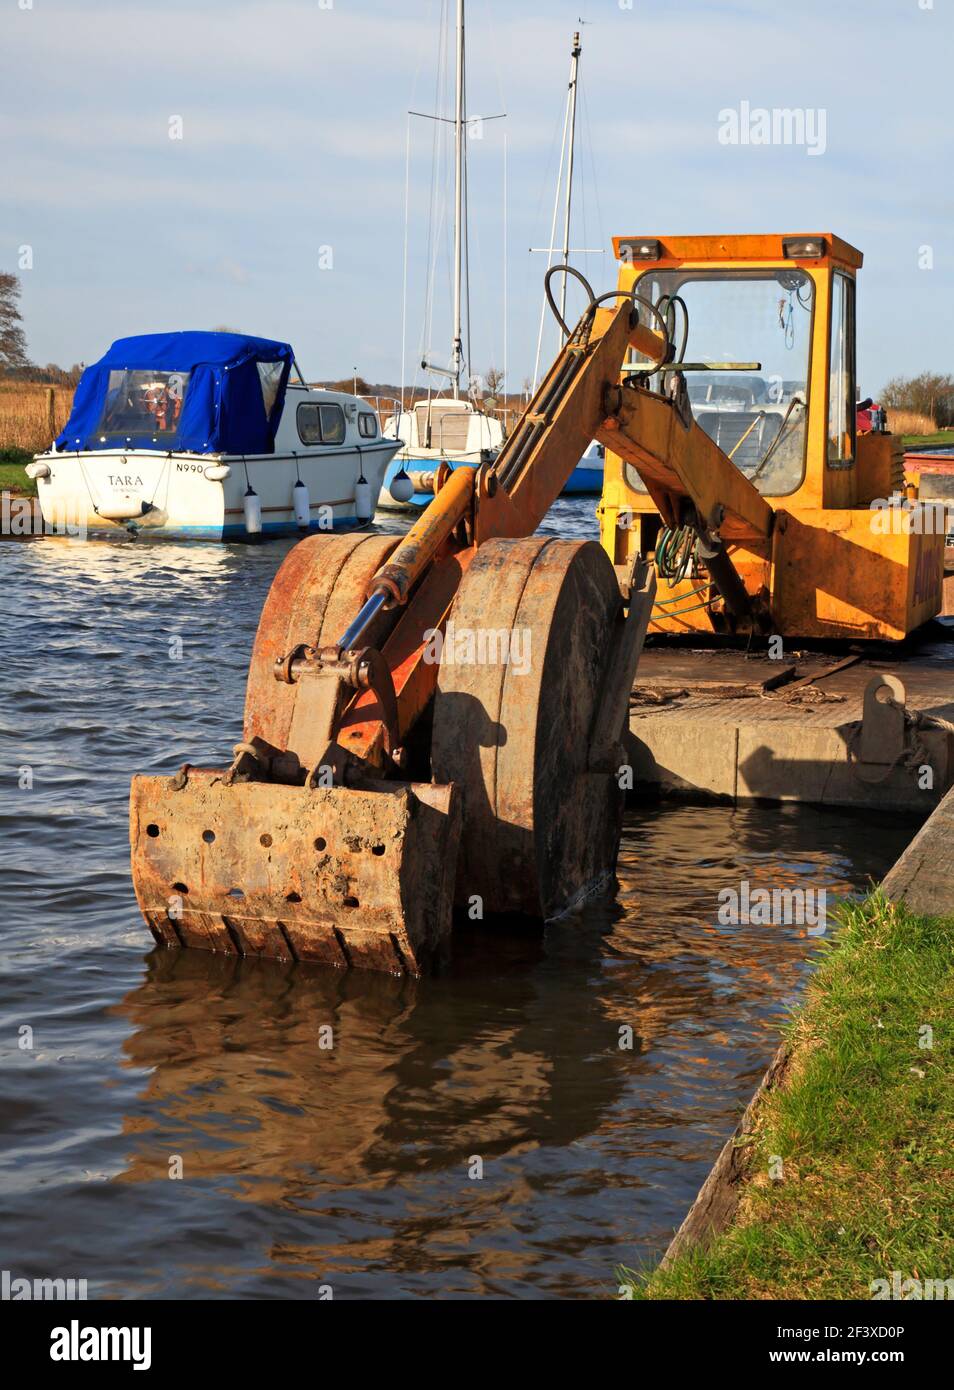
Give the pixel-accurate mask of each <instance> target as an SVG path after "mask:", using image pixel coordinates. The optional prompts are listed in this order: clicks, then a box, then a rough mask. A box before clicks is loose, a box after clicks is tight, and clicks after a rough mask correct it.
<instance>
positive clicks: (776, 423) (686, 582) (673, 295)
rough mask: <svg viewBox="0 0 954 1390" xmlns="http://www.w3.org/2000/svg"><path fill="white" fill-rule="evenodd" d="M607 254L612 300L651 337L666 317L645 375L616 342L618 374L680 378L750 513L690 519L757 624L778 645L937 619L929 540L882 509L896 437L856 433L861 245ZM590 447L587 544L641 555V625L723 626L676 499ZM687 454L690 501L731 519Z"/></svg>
mask: <svg viewBox="0 0 954 1390" xmlns="http://www.w3.org/2000/svg"><path fill="white" fill-rule="evenodd" d="M613 245H614V251H615V254H616V257H617V259H618V261H619V276H618V289H619V291H620V294H621V296H622V295H626V296H633V295H635V296H636V298H635V303H636V305H637V307H638V308H639V310H640V314H641V316H642V317H643V318H644V320H645V321H646V322H647V323H648V324H649V326H651V327H655V328H656V329H657V331H660V332H661V331H663V323H662V321H661V320H662V319H663V318H664V319H665V320H666V324H665V327H666V328H667V330H668V334H669V336H670V338H671V340H672V344H673V346H672V351H673V353H674V360H672V361H671V362H669V363H667V364H664V366H663V368H662V370H661V371H660V370H657V369H656V368H657V364H656V363H654V362H652V361H651V360H650V359H649V358H647V357H646V356H645V355H644V354H641V353H640V352H638V351H636V350H635V349H631V350H630V352H629V353H628V355H627V358H626V361H625V362H624V366H623V372H622V377H623V380H624V382H626V384H627V385H629V386H633V385H636V386H637V387H644V388H645V389H646V390H648V391H652V392H654V393H657V394H665V393H666V389H667V385H669V384H672V383H675V381H676V380H677V378H679V377H681V378H682V381H684V382H685V393H684V409H687V410H689V411H691V415H692V418H693V420H694V422H695V423H696V424H697V425H698V426H699V427H700V428H701V429H702V430H703V431H704V432H705V434H706V435H708V436H709V438H710V439H711V440H712V441H713V443H714V444H716V445H717V446H718V449H719V450H720V451H721V453H722V454H723V455H725V456H726V457H728V459H730V460H731V462H732V464H733V465H734V466H735V468H736V469H737V470H738V474H739V479H740V480H746V482H747V483H748V484H749V486H748V487H745V486H743V487H742V489H741V491H742V492H743V493H745V494H751V491H752V489H754V490H755V491H757V493H758V494H759V497H760V498H761V499H763V500H764V502H765V504H767V505H766V507H765V508H764V510H763V511H762V512H761V514H759V508H758V506H757V503H756V501H755V499H754V498H753V497H751V495H749V497H748V503H747V506H745V507H744V508H743V511H744V512H745V515H744V516H742V517H740V516H739V515H738V513H736V514H735V515H734V516H731V517H730V518H729V520H728V523H726V521H725V519H724V517H721V516H720V514H719V513H717V514H716V515H714V516H703V517H702V520H703V521H704V522H706V523H707V524H708V525H709V526H710V528H711V530H712V531H713V532H714V533H715V534H716V535H720V534H721V536H722V537H723V538H724V540H725V542H726V558H727V560H728V561H729V562H730V563H731V565H732V567H733V568H734V569H735V571H737V573H738V576H739V578H740V579H741V581H742V584H743V585H744V587H745V590H746V592H747V593H748V595H749V596H750V597H751V598H753V599H758V601H759V603H760V605H761V608H762V611H763V613H764V614H765V615H766V624H765V625H766V626H767V627H768V628H769V629H770V630H771V631H773V632H776V633H779V634H782V635H784V636H786V637H791V638H842V639H844V638H861V639H875V638H877V639H889V640H895V639H900V638H903V637H905V636H906V635H907V634H908V633H909V632H911V631H912V630H913V629H915V628H917V627H919V626H920V625H921V624H922V623H924V622H925V621H927V619H929V618H931V617H933V616H934V615H935V614H936V613H938V612H939V611H940V609H941V601H942V599H941V575H942V568H943V565H942V558H943V547H944V536H943V534H922V533H921V532H922V531H923V529H924V528H923V527H922V526H919V525H918V520H919V518H920V517H921V515H922V513H921V512H920V511H919V510H918V509H916V508H915V509H913V510H912V509H908V510H905V509H903V508H901V507H899V506H897V505H891V499H892V498H893V499H895V502H897V500H898V499H900V498H902V497H903V496H904V472H903V453H902V448H901V442H900V440H899V439H896V438H895V437H893V436H892V435H890V434H887V433H871V432H869V433H865V434H858V433H857V430H856V400H857V391H856V357H855V324H856V314H855V298H856V295H855V288H856V287H855V277H856V274H857V271H858V270H859V269H860V267H861V264H862V255H861V252H860V251H858V250H856V249H855V248H854V247H853V246H850V245H849V244H848V243H847V242H845V241H842V240H841V238H839V237H836V236H832V235H831V234H829V233H824V234H798V235H789V236H777V235H760V236H748V235H742V236H699V237H670V236H620V237H616V238H614V243H613ZM631 432H632V431H631ZM604 442H605V443H606V445H607V451H606V461H605V474H604V486H603V495H602V499H601V503H600V506H599V513H598V514H599V519H600V535H601V540H602V544H603V547H604V549H605V550H606V552H607V554H608V555H609V556H610V559H611V560H612V561H613V563H614V565H616V566H617V567H619V568H620V569H621V570H622V569H624V568H629V567H631V565H632V561H633V557H634V556H636V555H637V554H642V555H652V556H653V557H654V558H655V563H656V569H657V573H658V585H659V587H658V592H657V597H656V608H655V610H654V613H653V619H652V622H651V624H650V631H651V632H657V633H658V632H669V633H686V632H699V633H706V632H712V631H719V630H724V628H725V626H726V615H725V611H724V605H723V602H722V599H721V597H720V596H719V595H717V594H715V592H714V590H712V588H711V587H710V585H709V583H708V579H707V576H706V575H705V573H704V569H705V563H704V562H705V557H704V556H701V555H700V552H699V547H698V540H697V534H695V533H694V532H693V528H692V527H691V526H690V525H689V524H688V521H684V520H683V517H682V516H681V515H680V513H679V507H678V501H679V492H680V490H679V489H678V488H677V489H676V490H675V493H674V492H673V490H671V489H670V490H669V492H668V493H667V492H666V489H662V495H661V493H660V483H659V479H658V478H657V479H655V480H654V479H653V478H651V477H649V476H648V469H647V466H646V460H645V458H643V457H641V456H640V457H633V456H632V454H631V453H630V456H629V457H627V456H626V455H627V449H626V448H622V449H621V448H619V447H616V448H614V444H613V442H612V440H611V437H610V438H605V439H604ZM641 442H645V438H643V439H642V440H641ZM663 448H664V449H665V450H667V451H668V452H669V454H670V458H671V455H672V446H671V440H669V439H667V440H666V441H665V443H664V444H662V445H661V448H660V456H661V453H662V449H663ZM695 454H696V457H695V459H690V460H688V461H687V466H688V467H690V469H691V468H692V467H693V464H694V465H695V469H694V478H690V479H689V480H688V481H689V482H690V484H691V486H690V489H689V491H690V494H691V495H694V496H695V497H696V499H698V496H699V494H700V493H701V494H702V495H708V492H709V491H713V495H714V497H715V494H718V497H717V498H715V501H716V504H717V505H718V506H719V507H720V508H721V510H722V512H731V511H732V508H731V505H730V503H731V497H730V494H731V492H732V489H733V487H734V486H736V483H735V480H728V481H723V480H722V476H723V475H724V472H725V469H724V467H723V468H722V470H721V473H720V468H719V464H720V463H721V464H724V460H719V462H718V463H716V462H713V461H712V460H710V459H707V458H705V457H703V456H702V455H703V454H704V451H700V450H698V449H697V450H696V451H695ZM707 477H708V481H709V482H710V484H711V483H712V480H713V479H716V480H717V481H716V484H715V488H714V490H713V489H711V487H710V489H707V488H706V482H707ZM684 481H685V480H684ZM720 520H721V525H720Z"/></svg>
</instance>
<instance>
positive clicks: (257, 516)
mask: <svg viewBox="0 0 954 1390" xmlns="http://www.w3.org/2000/svg"><path fill="white" fill-rule="evenodd" d="M242 505H243V507H244V509H245V530H246V533H247V534H248V535H249V536H260V535H261V534H262V499H261V498H260V497H259V495H258V493H257V492H256V491H255V489H254V488H253V487H252V484H251V483H249V485H248V488H247V490H246V493H245V498H244V500H243V503H242Z"/></svg>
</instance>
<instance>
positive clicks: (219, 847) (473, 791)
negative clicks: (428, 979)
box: [130, 310, 655, 974]
mask: <svg viewBox="0 0 954 1390" xmlns="http://www.w3.org/2000/svg"><path fill="white" fill-rule="evenodd" d="M581 322H582V321H581ZM630 331H631V317H630V316H629V311H628V310H627V313H626V316H623V315H619V316H618V318H617V317H614V318H613V320H612V324H611V330H610V333H609V334H607V335H606V336H605V337H604V338H603V339H602V340H597V342H596V347H595V352H592V353H585V352H582V351H580V350H579V343H578V342H577V341H576V335H575V341H574V343H571V344H570V345H569V346H568V349H567V352H566V354H565V356H564V357H563V358H561V359H560V362H559V363H558V364H557V366H558V370H557V369H556V368H555V369H554V372H551V375H550V376H549V377H548V378H547V379H546V381H545V382H544V385H543V386H542V387H541V393H542V394H540V393H538V397H536V398H535V401H534V403H532V405H533V407H534V410H535V411H536V412H537V413H536V414H535V413H533V411H531V412H530V413H529V414H528V416H527V417H526V420H527V425H526V431H524V432H521V430H519V429H518V430H517V431H515V433H514V435H512V436H511V440H510V441H509V442H508V445H507V447H506V448H505V450H504V451H503V453H502V454H501V455H500V457H499V459H498V460H497V463H496V465H495V466H494V468H491V467H490V466H489V465H484V466H483V467H482V468H481V469H480V470H474V469H472V468H469V467H458V468H456V469H455V470H453V472H450V473H448V470H447V469H446V468H442V469H441V470H440V471H439V473H438V474H437V475H435V481H434V486H435V497H434V500H433V502H432V503H431V504H430V506H429V507H428V508H427V509H426V511H425V512H424V513H423V514H422V516H421V517H420V518H419V519H418V520H417V521H416V522H415V524H414V525H413V526H412V527H411V529H410V531H409V532H408V533H407V535H406V536H404V537H403V538H400V539H399V538H398V537H395V536H386V535H380V534H377V533H374V534H371V533H353V534H350V535H325V536H322V535H318V536H313V537H309V538H307V539H305V540H303V541H301V542H299V544H298V545H296V546H295V547H294V549H293V550H291V551H290V552H289V554H288V555H287V556H286V558H285V560H284V563H283V564H282V566H281V568H280V570H279V571H278V574H277V575H276V577H275V580H274V582H273V584H272V587H271V589H270V591H269V594H268V597H267V599H266V602H265V606H264V609H263V611H262V616H261V621H260V623H259V628H258V633H257V636H256V639H255V646H254V649H253V652H252V658H251V663H250V666H249V676H248V687H247V693H246V700H245V719H244V727H243V733H242V741H241V742H240V743H239V744H237V745H236V746H235V750H234V757H233V760H232V762H231V764H230V766H228V767H227V768H222V769H220V770H216V769H209V768H201V767H193V766H191V765H189V764H186V765H185V766H184V767H182V768H181V769H180V771H179V772H178V773H177V774H176V775H175V776H174V777H171V778H170V777H142V776H140V777H136V778H134V780H133V784H132V793H131V807H130V838H131V846H132V871H133V880H134V883H135V888H136V894H137V897H138V900H139V905H140V907H141V909H142V912H143V915H144V917H145V919H146V921H147V923H148V924H149V926H150V928H151V930H152V932H153V934H154V935H155V937H156V938H157V940H158V941H159V942H161V943H163V944H165V945H167V946H192V947H201V948H203V949H206V950H220V951H230V952H236V953H240V954H242V955H261V956H272V957H278V958H284V959H292V960H311V961H322V962H325V963H328V964H331V965H337V966H349V965H356V966H364V967H368V968H371V969H378V970H386V971H392V972H408V973H412V974H417V973H419V972H420V971H421V970H422V969H423V967H424V964H425V962H426V960H427V959H428V958H429V957H430V956H432V955H433V954H435V953H437V952H439V951H440V950H441V948H442V946H443V945H444V944H445V943H446V942H447V940H448V937H449V935H450V931H451V924H452V914H453V911H454V908H455V905H456V906H457V907H459V908H462V909H464V910H466V911H467V912H468V914H469V916H471V917H472V918H473V917H484V916H487V917H491V916H492V915H493V914H506V913H520V914H522V915H525V916H530V917H534V918H537V919H541V920H546V919H549V918H552V917H554V916H557V915H559V914H560V913H562V912H564V911H566V910H567V909H568V908H570V907H572V906H573V905H574V904H575V903H576V902H578V901H580V900H581V899H582V898H583V897H585V896H586V895H587V894H589V893H591V892H592V891H594V889H596V888H599V887H600V886H603V885H605V884H606V882H607V881H608V880H609V879H610V878H611V877H612V875H613V871H614V869H615V864H616V856H617V851H618V846H619V838H620V831H621V825H622V810H623V791H622V790H621V781H622V779H621V778H620V775H619V774H620V768H621V765H622V764H623V763H624V762H625V759H624V757H623V752H622V747H621V739H622V737H623V730H624V727H625V725H626V722H627V715H628V698H629V692H630V689H631V687H632V681H633V675H634V672H635V667H636V662H637V659H638V655H639V651H640V648H641V646H642V642H643V639H644V636H645V632H646V628H647V625H648V622H649V616H650V611H651V608H652V602H653V595H654V592H655V574H654V571H653V570H652V569H651V567H649V566H646V565H643V564H642V563H641V562H640V563H639V564H638V565H637V567H636V569H635V570H634V573H633V575H632V576H631V591H630V592H629V593H628V596H627V597H628V603H627V602H625V601H624V595H623V594H621V589H620V582H619V579H618V576H617V573H616V571H615V570H614V568H613V565H612V563H611V562H610V560H609V558H608V557H607V555H606V554H605V552H604V551H603V550H602V549H601V548H600V546H599V545H598V544H597V543H596V542H593V541H582V540H572V541H571V540H559V539H556V538H553V537H547V536H540V535H536V536H534V535H530V534H529V533H530V532H532V531H533V530H534V528H535V527H536V525H537V524H538V522H539V519H540V517H541V516H542V515H544V514H545V513H546V510H547V509H548V507H549V505H550V503H551V502H552V501H553V499H554V498H555V497H556V496H557V495H558V494H559V491H560V489H561V487H562V485H563V481H564V479H565V477H566V476H568V475H569V472H570V470H571V469H572V466H573V462H574V459H575V458H576V457H578V456H579V453H580V452H581V449H580V448H579V447H578V444H579V441H580V439H581V438H582V439H589V438H590V437H591V422H590V421H589V419H587V418H583V417H581V418H580V419H579V420H578V421H577V422H576V424H575V426H574V427H573V428H572V429H570V430H569V431H568V432H565V437H564V435H563V434H561V433H560V432H559V431H557V433H556V434H555V435H552V436H551V434H550V432H549V427H548V426H547V425H546V424H545V423H544V424H543V425H541V423H540V422H541V421H543V420H544V418H545V417H544V412H543V407H545V406H546V400H547V392H549V393H550V395H551V396H553V399H554V400H556V399H557V398H558V397H557V394H556V392H557V387H559V390H560V392H562V393H563V395H565V394H566V391H567V389H568V386H573V385H575V384H577V383H579V384H580V386H581V388H582V391H583V395H584V396H585V399H586V401H588V402H590V401H593V400H598V399H599V393H600V390H601V387H600V385H599V383H600V381H601V380H603V381H604V382H606V381H613V380H615V379H616V377H617V375H618V371H619V361H620V360H621V358H622V353H623V351H624V350H625V347H626V343H627V341H628V336H629V334H630ZM611 335H614V336H611ZM607 341H609V342H610V348H611V349H612V350H611V351H610V350H608V349H606V343H607ZM601 351H602V356H600V353H601ZM554 383H555V384H554ZM561 398H562V397H561ZM587 408H588V409H590V407H589V406H588V407H587ZM551 438H552V439H553V440H554V441H555V442H554V443H553V445H552V447H551V446H550V445H549V444H548V440H549V439H551ZM527 460H529V462H526V461H527ZM528 470H530V471H529V473H528ZM508 479H509V480H510V486H509V490H508ZM521 481H522V482H523V483H525V484H526V486H525V488H524V492H523V493H521V491H520V484H521ZM475 908H476V909H477V910H476V911H475Z"/></svg>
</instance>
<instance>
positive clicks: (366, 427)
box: [358, 410, 378, 439]
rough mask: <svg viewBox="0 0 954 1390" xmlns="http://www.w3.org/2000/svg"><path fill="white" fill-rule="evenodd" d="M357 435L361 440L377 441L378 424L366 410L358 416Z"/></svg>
mask: <svg viewBox="0 0 954 1390" xmlns="http://www.w3.org/2000/svg"><path fill="white" fill-rule="evenodd" d="M358 433H359V434H360V435H361V438H362V439H377V436H378V422H377V420H376V419H375V417H374V416H373V415H372V414H371V413H370V412H369V411H367V410H362V412H361V414H360V415H359V416H358Z"/></svg>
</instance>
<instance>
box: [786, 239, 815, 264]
mask: <svg viewBox="0 0 954 1390" xmlns="http://www.w3.org/2000/svg"><path fill="white" fill-rule="evenodd" d="M824 254H825V238H824V237H823V236H787V237H783V238H782V255H783V256H784V257H785V259H786V260H787V261H817V260H820V259H821V257H822V256H824Z"/></svg>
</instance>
